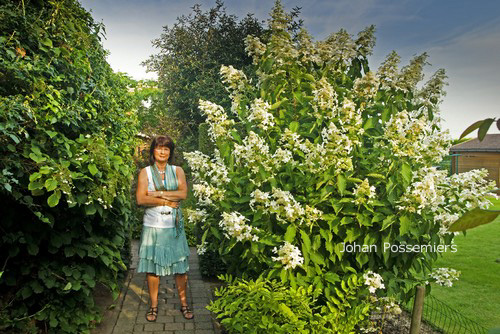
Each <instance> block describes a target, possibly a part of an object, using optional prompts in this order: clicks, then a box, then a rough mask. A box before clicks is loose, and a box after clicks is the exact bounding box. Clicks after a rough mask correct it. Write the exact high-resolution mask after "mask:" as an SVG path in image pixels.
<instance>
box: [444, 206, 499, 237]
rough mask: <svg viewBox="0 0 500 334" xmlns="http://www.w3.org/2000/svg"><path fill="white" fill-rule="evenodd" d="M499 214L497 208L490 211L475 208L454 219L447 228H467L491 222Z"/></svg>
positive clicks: (451, 229) (454, 230) (457, 230)
mask: <svg viewBox="0 0 500 334" xmlns="http://www.w3.org/2000/svg"><path fill="white" fill-rule="evenodd" d="M499 215H500V211H497V210H495V211H490V210H482V209H479V208H476V209H473V210H471V211H469V212H467V213H465V214H464V215H463V216H462V217H460V218H459V219H458V220H457V221H455V222H454V223H453V224H452V225H451V226H450V228H449V229H448V230H449V231H450V232H460V231H465V230H469V229H471V228H474V227H477V226H480V225H484V224H488V223H491V222H492V221H494V220H495V219H496V218H497V217H498V216H499Z"/></svg>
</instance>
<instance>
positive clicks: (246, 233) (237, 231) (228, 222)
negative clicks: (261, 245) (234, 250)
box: [219, 211, 259, 241]
mask: <svg viewBox="0 0 500 334" xmlns="http://www.w3.org/2000/svg"><path fill="white" fill-rule="evenodd" d="M246 221H248V218H246V217H245V216H243V215H242V214H241V213H239V212H236V211H233V212H231V213H227V212H223V213H222V220H221V221H220V222H219V226H220V227H222V228H223V229H224V235H225V236H226V238H228V239H230V238H231V237H232V238H236V240H238V241H244V240H252V241H258V240H259V237H258V236H257V235H255V234H252V232H255V231H258V229H257V228H255V227H252V226H249V225H247V224H245V222H246Z"/></svg>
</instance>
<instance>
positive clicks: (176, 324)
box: [165, 322, 184, 331]
mask: <svg viewBox="0 0 500 334" xmlns="http://www.w3.org/2000/svg"><path fill="white" fill-rule="evenodd" d="M165 329H166V330H169V331H178V330H182V329H184V324H183V323H182V322H172V323H169V324H165Z"/></svg>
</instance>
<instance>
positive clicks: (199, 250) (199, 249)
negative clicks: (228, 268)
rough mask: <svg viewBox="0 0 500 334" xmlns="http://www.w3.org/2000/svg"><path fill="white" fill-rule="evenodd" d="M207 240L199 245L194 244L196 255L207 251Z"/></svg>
mask: <svg viewBox="0 0 500 334" xmlns="http://www.w3.org/2000/svg"><path fill="white" fill-rule="evenodd" d="M207 245H208V244H207V242H206V241H205V242H204V243H202V244H201V245H196V253H197V254H198V255H203V254H205V253H206V252H207Z"/></svg>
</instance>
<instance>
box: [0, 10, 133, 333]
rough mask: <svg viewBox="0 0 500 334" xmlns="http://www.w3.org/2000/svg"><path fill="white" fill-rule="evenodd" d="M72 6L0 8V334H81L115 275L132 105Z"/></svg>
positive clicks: (96, 27) (97, 32)
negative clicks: (96, 296)
mask: <svg viewBox="0 0 500 334" xmlns="http://www.w3.org/2000/svg"><path fill="white" fill-rule="evenodd" d="M102 31H103V27H102V25H101V24H98V23H95V22H94V21H93V19H92V17H91V15H90V14H89V13H88V12H87V11H85V10H84V9H83V8H82V7H81V6H80V4H79V3H78V2H77V1H75V0H65V1H57V2H56V1H54V2H45V1H9V2H2V4H1V5H0V32H1V33H0V131H1V132H0V156H1V157H2V159H0V202H1V203H2V207H3V209H2V219H1V223H0V231H1V233H0V266H1V267H0V296H1V297H0V331H5V332H8V333H15V332H23V333H26V332H39V331H43V332H47V333H85V332H89V328H90V327H91V325H92V324H94V323H95V322H96V321H99V318H100V315H99V314H98V312H97V308H96V306H95V304H94V300H93V297H92V291H93V289H94V287H95V286H96V284H98V283H103V284H105V285H107V286H108V287H109V288H110V289H111V290H112V291H113V293H114V294H115V295H117V293H118V291H119V287H118V285H117V278H118V275H119V273H120V272H121V271H123V270H124V269H126V267H125V264H124V261H123V258H124V255H126V251H125V253H123V254H122V250H124V249H125V250H126V246H125V245H126V244H127V242H128V239H129V217H130V189H129V187H130V180H131V176H132V172H133V165H132V158H131V157H132V152H133V147H134V135H135V133H136V123H137V121H136V118H135V116H134V113H132V112H131V111H132V110H133V109H134V108H135V106H136V103H137V101H136V99H135V98H134V97H133V96H132V95H130V94H129V93H128V92H127V88H128V86H129V85H132V84H133V82H132V81H131V80H130V79H128V78H126V77H124V76H123V75H118V74H115V73H113V71H112V69H111V68H110V66H109V64H108V63H107V62H106V59H105V57H106V51H105V50H104V49H103V48H102V45H101V36H102Z"/></svg>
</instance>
